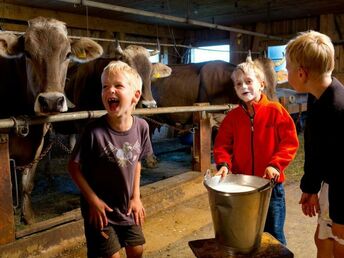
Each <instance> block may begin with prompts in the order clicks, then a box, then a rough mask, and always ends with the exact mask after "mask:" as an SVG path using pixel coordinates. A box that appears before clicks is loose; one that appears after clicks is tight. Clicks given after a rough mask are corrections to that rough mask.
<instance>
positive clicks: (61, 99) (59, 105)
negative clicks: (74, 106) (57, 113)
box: [56, 96, 65, 110]
mask: <svg viewBox="0 0 344 258" xmlns="http://www.w3.org/2000/svg"><path fill="white" fill-rule="evenodd" d="M64 103H65V98H64V97H63V96H61V97H59V98H57V99H56V110H61V109H62V108H63V106H64Z"/></svg>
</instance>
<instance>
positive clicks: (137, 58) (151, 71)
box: [116, 43, 172, 108]
mask: <svg viewBox="0 0 344 258" xmlns="http://www.w3.org/2000/svg"><path fill="white" fill-rule="evenodd" d="M158 53H159V52H158V51H153V52H152V54H151V53H150V52H149V51H148V50H147V49H146V48H144V47H141V46H135V45H130V46H128V47H126V48H125V49H124V50H122V49H121V47H120V46H119V44H118V43H117V48H116V58H117V59H119V60H122V61H123V62H126V63H127V64H129V65H130V66H131V67H133V68H135V69H136V70H137V71H138V73H139V74H140V76H141V78H142V83H143V85H142V95H141V99H140V101H139V103H138V106H139V107H148V108H152V107H156V101H155V100H154V98H153V95H152V90H151V82H152V80H154V79H156V78H163V77H167V76H170V75H171V71H172V69H171V68H170V67H168V66H167V65H164V64H162V63H155V64H152V63H151V61H150V60H149V57H150V56H151V55H156V54H158Z"/></svg>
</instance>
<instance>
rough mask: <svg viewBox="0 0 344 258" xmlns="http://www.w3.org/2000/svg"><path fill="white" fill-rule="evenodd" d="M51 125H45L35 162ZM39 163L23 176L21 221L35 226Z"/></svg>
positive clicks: (27, 170) (27, 169)
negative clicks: (33, 193) (34, 190)
mask: <svg viewBox="0 0 344 258" xmlns="http://www.w3.org/2000/svg"><path fill="white" fill-rule="evenodd" d="M49 126H50V125H49V124H44V125H43V135H42V138H41V141H40V144H39V145H38V148H37V150H36V153H35V155H34V159H33V160H38V158H39V156H40V154H41V152H42V149H43V145H44V136H45V134H46V133H47V131H48V129H49ZM37 165H38V162H35V163H34V164H33V165H32V167H31V168H25V169H24V171H23V175H22V206H21V210H22V214H21V220H22V222H24V223H25V224H28V225H30V224H33V223H34V222H35V215H34V211H33V209H32V201H31V193H32V190H33V187H34V178H35V174H36V168H37Z"/></svg>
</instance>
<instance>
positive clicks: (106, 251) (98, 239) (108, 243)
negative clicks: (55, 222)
mask: <svg viewBox="0 0 344 258" xmlns="http://www.w3.org/2000/svg"><path fill="white" fill-rule="evenodd" d="M84 226H85V236H86V243H87V256H88V257H89V258H91V257H92V258H96V257H108V256H111V255H113V254H115V253H117V252H118V251H119V250H120V249H121V248H122V247H127V246H139V245H143V244H144V243H145V242H146V241H145V238H144V235H143V232H142V228H141V227H140V226H138V225H129V226H119V225H113V224H110V223H109V224H108V226H106V227H105V228H103V230H101V231H100V230H97V229H95V228H94V227H93V226H92V225H89V224H88V223H84Z"/></svg>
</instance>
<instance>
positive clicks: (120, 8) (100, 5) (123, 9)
mask: <svg viewBox="0 0 344 258" xmlns="http://www.w3.org/2000/svg"><path fill="white" fill-rule="evenodd" d="M58 1H61V2H67V3H70V2H71V0H58ZM76 2H77V3H78V4H82V5H84V6H88V7H95V8H100V9H105V10H111V11H116V12H122V13H130V14H135V15H141V16H148V17H154V18H158V19H162V20H168V21H173V22H179V23H186V24H191V25H196V26H201V27H206V28H212V29H218V30H224V31H230V32H237V33H242V34H246V35H252V36H257V37H263V38H269V39H274V40H281V41H287V40H288V39H284V38H281V37H276V36H271V35H267V34H264V33H259V32H254V31H248V30H243V29H238V28H234V27H228V26H223V25H219V24H213V23H208V22H202V21H197V20H192V19H188V18H182V17H176V16H171V15H166V14H161V13H154V12H148V11H143V10H139V9H133V8H128V7H123V6H118V5H112V4H106V3H100V2H95V1H89V0H80V1H73V3H74V4H75V3H76Z"/></svg>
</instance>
